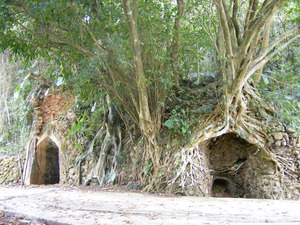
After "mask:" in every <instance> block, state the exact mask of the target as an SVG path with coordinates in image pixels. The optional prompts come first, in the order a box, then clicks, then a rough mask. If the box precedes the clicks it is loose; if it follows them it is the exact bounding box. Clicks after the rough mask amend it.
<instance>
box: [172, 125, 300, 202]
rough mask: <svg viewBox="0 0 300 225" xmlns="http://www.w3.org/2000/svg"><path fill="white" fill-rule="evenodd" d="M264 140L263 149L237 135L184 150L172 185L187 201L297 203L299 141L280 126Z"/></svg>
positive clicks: (298, 196)
mask: <svg viewBox="0 0 300 225" xmlns="http://www.w3.org/2000/svg"><path fill="white" fill-rule="evenodd" d="M278 124H280V123H278ZM268 136H269V138H268V144H267V146H268V148H267V149H262V148H260V147H258V146H257V145H254V144H250V143H248V142H247V141H246V140H244V139H242V138H241V137H239V136H238V135H237V134H235V133H227V134H224V135H222V136H219V137H217V138H214V139H211V140H209V141H206V142H205V143H201V144H197V145H193V146H190V147H188V148H184V149H183V150H182V152H181V158H182V161H183V163H182V165H181V171H184V172H182V173H181V174H180V173H179V175H178V176H177V177H176V178H175V179H174V180H173V181H172V182H173V183H177V184H178V185H179V187H180V188H181V189H182V190H183V191H184V193H185V194H186V195H197V196H218V197H222V196H224V197H226V196H227V197H228V196H231V197H246V198H266V199H300V190H299V189H300V167H299V165H300V160H299V158H300V154H299V151H300V142H299V136H298V135H297V134H296V131H295V130H294V129H292V128H288V127H285V126H284V125H283V124H280V130H278V128H277V129H275V128H274V127H273V128H271V129H270V133H269V135H268Z"/></svg>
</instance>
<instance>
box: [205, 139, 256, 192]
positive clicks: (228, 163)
mask: <svg viewBox="0 0 300 225" xmlns="http://www.w3.org/2000/svg"><path fill="white" fill-rule="evenodd" d="M208 147H209V151H208V155H209V165H210V168H209V169H210V170H211V175H212V176H213V179H212V184H211V195H212V196H214V197H244V195H245V192H246V191H245V190H246V188H245V184H244V183H245V182H244V181H245V178H244V175H245V172H247V171H248V170H250V169H252V168H249V167H248V166H246V164H247V163H246V162H247V160H248V159H249V157H250V155H252V154H253V153H254V152H255V151H256V150H257V147H256V146H255V145H253V144H250V143H248V142H247V141H245V140H244V139H242V138H241V137H239V136H238V135H236V134H234V133H228V134H224V135H222V136H220V137H218V138H216V139H214V140H212V141H211V142H210V144H209V146H208Z"/></svg>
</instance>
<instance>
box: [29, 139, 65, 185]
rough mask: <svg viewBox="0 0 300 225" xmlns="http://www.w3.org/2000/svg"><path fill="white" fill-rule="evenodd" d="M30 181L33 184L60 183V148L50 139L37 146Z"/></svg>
mask: <svg viewBox="0 0 300 225" xmlns="http://www.w3.org/2000/svg"><path fill="white" fill-rule="evenodd" d="M30 180H31V184H57V183H59V180H60V174H59V148H58V146H57V145H56V144H55V142H54V141H52V140H51V139H50V138H46V139H44V140H43V141H42V142H40V143H39V144H38V146H37V149H36V152H35V157H34V162H33V165H32V172H31V176H30Z"/></svg>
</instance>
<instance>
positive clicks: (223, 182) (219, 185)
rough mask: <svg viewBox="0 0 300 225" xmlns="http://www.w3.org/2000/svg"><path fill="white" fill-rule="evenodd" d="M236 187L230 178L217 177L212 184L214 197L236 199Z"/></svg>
mask: <svg viewBox="0 0 300 225" xmlns="http://www.w3.org/2000/svg"><path fill="white" fill-rule="evenodd" d="M235 192H236V187H235V185H234V183H233V181H231V180H230V178H228V177H218V176H217V177H215V178H214V179H213V184H212V196H213V197H235Z"/></svg>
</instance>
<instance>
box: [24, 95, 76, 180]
mask: <svg viewBox="0 0 300 225" xmlns="http://www.w3.org/2000/svg"><path fill="white" fill-rule="evenodd" d="M73 102H74V100H73V98H72V97H70V96H68V95H65V94H64V95H63V94H62V93H60V92H54V93H49V94H47V95H46V94H45V92H42V93H40V94H39V95H38V96H37V97H36V98H35V100H34V103H33V106H34V112H35V116H34V118H35V119H34V124H33V127H32V134H31V139H30V142H29V144H28V146H27V152H26V162H25V166H24V177H23V179H24V183H25V184H54V183H65V184H76V183H77V177H78V176H76V174H75V171H76V169H75V167H76V163H75V158H76V156H77V155H78V149H77V147H76V145H75V143H74V142H73V141H72V140H71V138H70V137H68V132H69V130H70V129H71V126H72V124H73V123H74V121H75V120H76V115H75V113H74V112H73V111H72V110H71V109H70V106H71V104H72V103H73ZM70 171H71V172H70Z"/></svg>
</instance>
